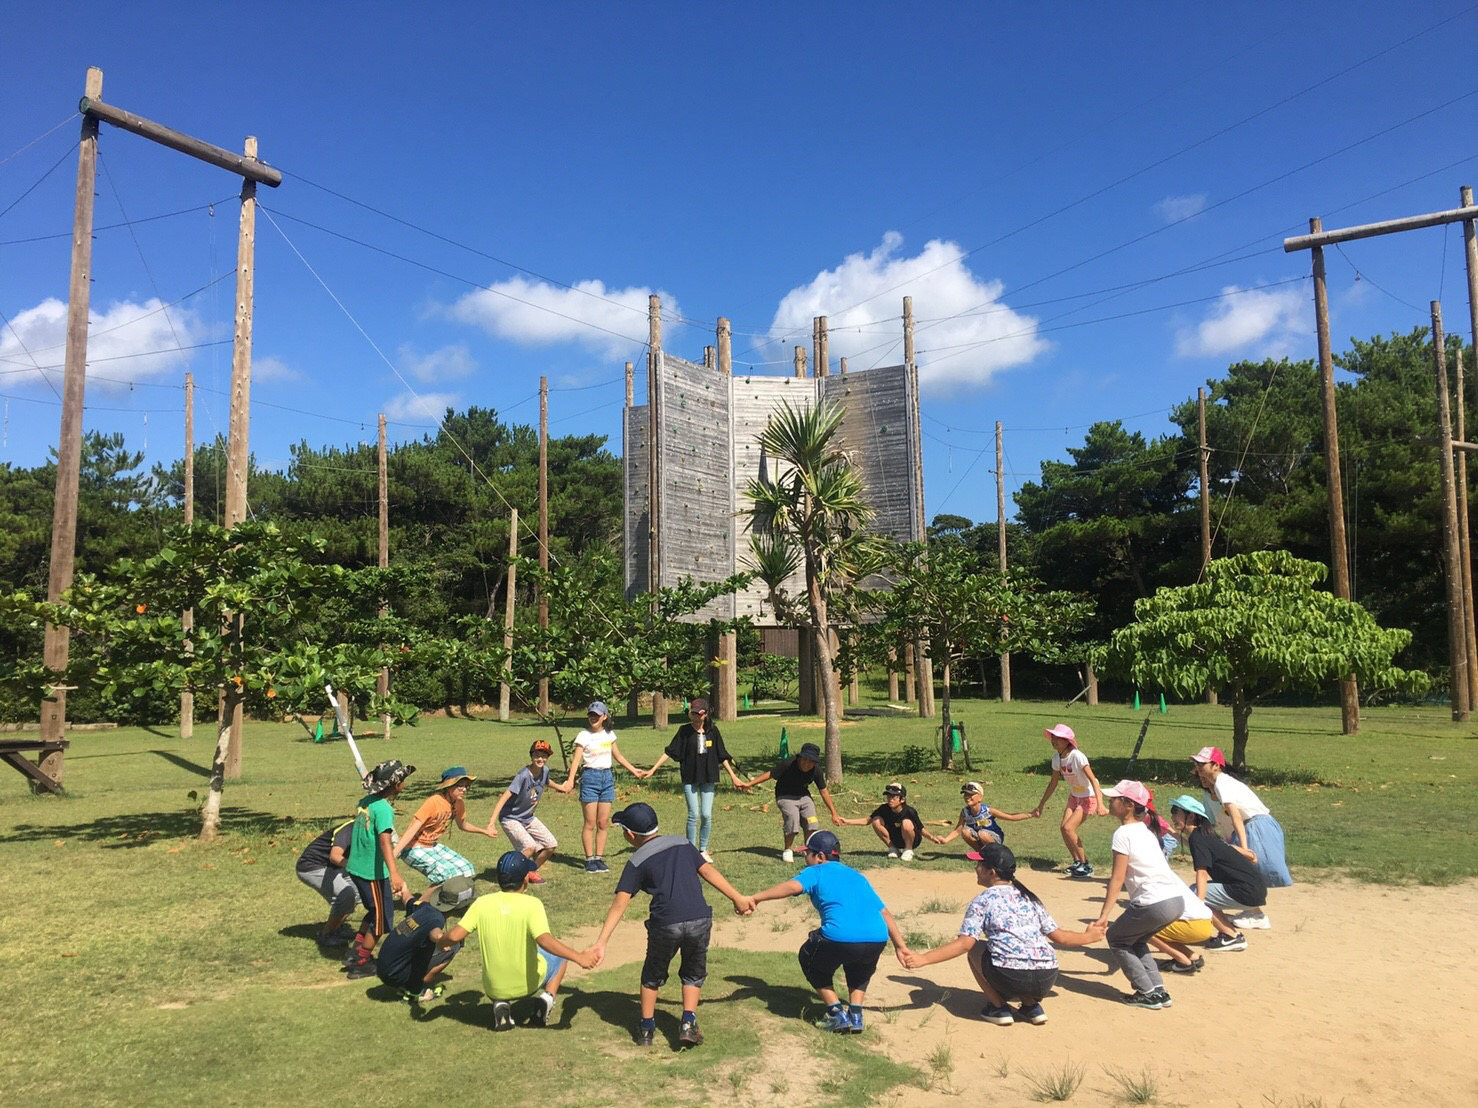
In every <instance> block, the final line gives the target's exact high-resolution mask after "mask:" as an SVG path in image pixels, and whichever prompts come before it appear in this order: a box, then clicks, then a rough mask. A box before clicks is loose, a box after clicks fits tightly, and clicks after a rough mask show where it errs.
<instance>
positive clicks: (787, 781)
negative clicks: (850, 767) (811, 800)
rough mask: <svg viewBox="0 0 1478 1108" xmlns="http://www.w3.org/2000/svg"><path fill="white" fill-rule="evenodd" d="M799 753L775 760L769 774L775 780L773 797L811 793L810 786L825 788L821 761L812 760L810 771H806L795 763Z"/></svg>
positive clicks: (798, 760)
mask: <svg viewBox="0 0 1478 1108" xmlns="http://www.w3.org/2000/svg"><path fill="white" fill-rule="evenodd" d="M800 760H801V759H800V755H796V756H795V757H794V758H786V759H785V760H784V761H783V762H776V763H775V768H774V769H772V770H771V771H770V776H771V777H772V778H774V780H775V799H776V800H779V799H781V798H782V797H801V796H810V795H811V786H812V785H815V786H816V787H817V788H818V789H824V788H826V774H825V773H823V772H822V771H821V763H820V762H813V763H812V764H811V769H810V772H807V771H805V770H803V769H801V767H800V766H799V765H798V764H797V763H799V762H800Z"/></svg>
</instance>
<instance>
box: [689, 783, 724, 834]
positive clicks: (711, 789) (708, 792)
mask: <svg viewBox="0 0 1478 1108" xmlns="http://www.w3.org/2000/svg"><path fill="white" fill-rule="evenodd" d="M717 791H718V786H717V785H689V784H687V783H684V784H683V800H684V801H686V802H687V805H688V842H690V843H692V844H693V845H694V846H696V847H697V848H698V849H699V850H707V849H708V837H709V836H710V835H712V834H713V794H714V793H716V792H717ZM700 817H701V826H702V835H701V837H700V835H699V826H700Z"/></svg>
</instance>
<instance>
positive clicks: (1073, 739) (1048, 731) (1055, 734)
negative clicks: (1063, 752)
mask: <svg viewBox="0 0 1478 1108" xmlns="http://www.w3.org/2000/svg"><path fill="white" fill-rule="evenodd" d="M1042 734H1044V735H1046V736H1047V737H1048V738H1049V739H1062V740H1064V741H1065V742H1066V743H1067V744H1068V745H1069V746H1071V747H1073V749H1075V750H1076V749H1077V746H1078V736H1076V735H1074V734H1073V729H1072V728H1071V727H1069V726H1068V725H1067V724H1065V723H1059V724H1058V725H1057V726H1056V727H1047V728H1044V729H1043V730H1042Z"/></svg>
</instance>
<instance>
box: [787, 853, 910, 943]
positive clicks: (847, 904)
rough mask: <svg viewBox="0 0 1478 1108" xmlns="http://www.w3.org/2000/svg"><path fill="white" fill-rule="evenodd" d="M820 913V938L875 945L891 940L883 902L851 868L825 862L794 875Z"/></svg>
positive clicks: (838, 941) (869, 885) (868, 883)
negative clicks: (884, 915) (884, 916)
mask: <svg viewBox="0 0 1478 1108" xmlns="http://www.w3.org/2000/svg"><path fill="white" fill-rule="evenodd" d="M795 880H796V883H797V884H799V885H800V887H801V890H802V891H803V892H804V893H805V894H806V895H807V896H809V897H810V898H811V903H812V904H814V905H815V906H816V911H817V912H819V913H820V914H821V937H822V938H823V939H830V940H831V941H832V942H837V943H876V942H882V941H883V940H885V939H887V937H888V924H887V922H886V921H885V920H884V919H883V900H882V897H880V896H878V894H877V892H876V891H874V889H873V887H872V883H871V882H869V881H868V879H867V878H866V877H863V876H862V874H860V873H858V872H857V871H856V870H855V869H853V868H852V867H851V866H848V865H843V864H842V863H841V862H822V863H821V864H820V865H819V866H807V867H806V868H805V869H803V870H801V872H800V873H798V874H796V875H795Z"/></svg>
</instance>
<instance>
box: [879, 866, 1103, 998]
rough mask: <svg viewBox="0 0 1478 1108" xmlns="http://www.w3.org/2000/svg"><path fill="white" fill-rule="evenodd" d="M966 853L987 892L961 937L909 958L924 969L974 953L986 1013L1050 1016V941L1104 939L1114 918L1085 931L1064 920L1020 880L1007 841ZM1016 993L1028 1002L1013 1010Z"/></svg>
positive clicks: (971, 910) (1053, 961) (974, 904)
mask: <svg viewBox="0 0 1478 1108" xmlns="http://www.w3.org/2000/svg"><path fill="white" fill-rule="evenodd" d="M965 857H967V858H969V859H970V860H971V861H972V862H974V863H975V883H976V884H977V885H979V886H980V887H981V888H982V889H983V890H984V891H983V892H981V893H980V894H979V895H978V896H976V897H975V899H974V900H972V901H970V904H969V906H968V907H967V908H966V909H965V918H964V920H963V921H962V922H961V924H960V933H959V935H958V937H956V938H955V939H954V940H953V941H951V942H947V943H945V944H944V945H943V946H937V947H935V948H934V949H933V950H929V951H925V952H924V953H923V954H912V953H911V954H909V955H907V956H906V957H905V958H904V959H903V964H904V965H905V966H907V967H908V968H909V969H920V968H922V967H923V966H932V965H934V964H936V963H938V962H947V961H949V960H950V959H951V958H958V957H959V956H960V955H961V954H964V955H967V956H968V959H969V965H970V972H971V973H972V974H973V975H974V976H975V982H976V984H978V985H979V986H980V991H981V992H982V993H984V994H985V1000H986V1005H985V1007H984V1008H982V1009H981V1010H980V1016H981V1018H982V1019H984V1020H985V1021H986V1022H987V1023H994V1024H999V1025H1001V1026H1003V1027H1004V1026H1009V1025H1010V1024H1013V1023H1015V1022H1016V1021H1017V1020H1021V1021H1022V1022H1023V1023H1034V1024H1043V1023H1046V1022H1047V1013H1046V1011H1045V1010H1043V1008H1042V998H1043V997H1044V996H1046V995H1047V994H1048V993H1049V992H1051V991H1052V986H1053V985H1054V984H1055V983H1056V981H1057V955H1056V953H1055V952H1054V951H1053V950H1052V946H1051V944H1052V943H1056V944H1057V945H1058V946H1089V945H1091V944H1093V943H1096V942H1098V941H1099V940H1100V939H1102V938H1103V936H1104V932H1105V930H1106V929H1107V925H1106V924H1104V923H1103V922H1102V921H1100V922H1098V923H1094V924H1091V925H1090V926H1089V927H1088V929H1087V930H1086V931H1064V930H1063V929H1062V928H1060V927H1058V926H1057V922H1056V921H1055V920H1054V919H1053V918H1052V917H1051V916H1050V915H1048V914H1047V909H1046V908H1044V907H1043V906H1042V902H1041V901H1040V900H1038V899H1037V897H1036V894H1034V893H1033V892H1032V891H1031V890H1030V889H1028V888H1027V887H1026V886H1025V885H1023V884H1022V883H1021V882H1020V881H1017V880H1016V856H1015V855H1014V854H1012V853H1011V851H1010V849H1009V848H1008V847H1006V846H1004V845H1002V844H1000V843H986V844H985V845H984V846H982V847H981V848H980V850H979V851H972V852H971V853H969V854H967V855H965ZM1010 1000H1016V1001H1019V1002H1020V1004H1021V1007H1020V1008H1018V1009H1017V1010H1016V1011H1014V1012H1013V1011H1012V1010H1011V1008H1010V1006H1009V1005H1008V1003H1007V1002H1008V1001H1010Z"/></svg>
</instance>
